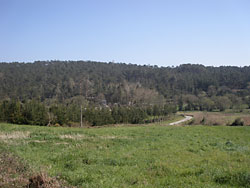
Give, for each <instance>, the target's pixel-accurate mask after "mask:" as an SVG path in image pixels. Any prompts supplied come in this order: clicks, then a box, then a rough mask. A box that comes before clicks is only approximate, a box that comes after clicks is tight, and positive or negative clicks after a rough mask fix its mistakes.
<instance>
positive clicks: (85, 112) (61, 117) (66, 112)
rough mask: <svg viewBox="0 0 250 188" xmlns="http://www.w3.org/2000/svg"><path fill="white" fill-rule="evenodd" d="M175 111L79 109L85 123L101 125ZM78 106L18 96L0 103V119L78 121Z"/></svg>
mask: <svg viewBox="0 0 250 188" xmlns="http://www.w3.org/2000/svg"><path fill="white" fill-rule="evenodd" d="M175 112H176V106H173V105H164V106H160V105H154V106H148V107H147V108H142V107H138V106H113V107H111V108H110V107H108V106H98V107H97V106H86V107H84V108H83V109H82V118H83V123H84V124H85V125H90V126H100V125H107V124H119V123H131V124H139V123H148V122H152V121H147V118H149V117H150V118H151V119H152V117H153V119H152V120H157V121H159V120H160V118H159V117H162V116H168V115H170V114H172V113H175ZM80 119H81V107H80V106H77V105H74V104H70V105H64V104H53V105H52V106H50V107H47V106H45V105H44V104H43V103H41V102H40V101H37V100H31V101H25V102H20V101H18V100H11V101H3V102H1V103H0V122H8V123H15V124H30V125H42V126H49V125H66V126H72V125H74V126H75V125H77V126H79V125H80Z"/></svg>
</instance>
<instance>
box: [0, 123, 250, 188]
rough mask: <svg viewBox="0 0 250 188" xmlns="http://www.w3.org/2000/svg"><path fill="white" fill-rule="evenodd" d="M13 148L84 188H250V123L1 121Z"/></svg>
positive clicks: (1, 142)
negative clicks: (120, 124) (70, 124)
mask: <svg viewBox="0 0 250 188" xmlns="http://www.w3.org/2000/svg"><path fill="white" fill-rule="evenodd" d="M6 151H9V152H10V153H12V154H13V155H15V156H17V157H18V158H20V159H21V161H22V162H24V164H28V165H29V168H30V169H32V170H33V171H36V172H40V171H42V172H46V173H48V174H49V175H50V177H57V178H59V179H61V180H65V181H66V182H68V184H70V185H72V186H76V187H152V188H153V187H154V188H155V187H192V188H195V187H197V188H200V187H207V188H208V187H211V188H216V187H225V188H226V187H227V188H228V187H249V186H250V127H248V126H243V127H228V126H227V127H226V126H213V127H210V126H185V127H181V126H138V127H136V126H134V127H104V128H96V129H87V128H85V129H80V128H60V127H59V128H55V127H37V126H26V125H11V124H0V152H1V154H3V153H4V152H6ZM0 173H3V172H0ZM1 175H2V174H1ZM0 177H1V176H0Z"/></svg>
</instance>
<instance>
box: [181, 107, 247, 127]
mask: <svg viewBox="0 0 250 188" xmlns="http://www.w3.org/2000/svg"><path fill="white" fill-rule="evenodd" d="M180 113H182V114H185V115H191V116H193V117H194V121H193V122H192V124H193V125H200V124H203V125H231V124H232V123H233V121H234V120H235V119H236V118H240V119H242V120H243V121H244V125H248V126H249V125H250V112H248V111H246V112H245V113H234V112H230V111H229V112H200V111H194V112H180Z"/></svg>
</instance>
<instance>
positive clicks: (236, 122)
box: [231, 118, 244, 126]
mask: <svg viewBox="0 0 250 188" xmlns="http://www.w3.org/2000/svg"><path fill="white" fill-rule="evenodd" d="M243 125H244V121H243V120H242V119H241V118H236V119H235V120H234V122H233V123H232V124H231V126H243Z"/></svg>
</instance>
